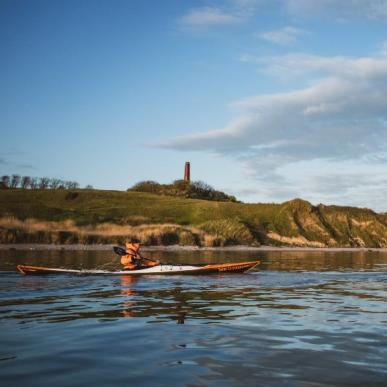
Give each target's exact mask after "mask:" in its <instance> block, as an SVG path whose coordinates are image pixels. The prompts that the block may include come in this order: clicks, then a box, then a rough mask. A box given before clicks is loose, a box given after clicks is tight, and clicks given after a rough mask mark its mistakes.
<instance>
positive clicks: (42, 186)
mask: <svg viewBox="0 0 387 387" xmlns="http://www.w3.org/2000/svg"><path fill="white" fill-rule="evenodd" d="M49 182H50V179H49V178H48V177H41V178H40V179H39V189H46V188H47V187H48V183H49Z"/></svg>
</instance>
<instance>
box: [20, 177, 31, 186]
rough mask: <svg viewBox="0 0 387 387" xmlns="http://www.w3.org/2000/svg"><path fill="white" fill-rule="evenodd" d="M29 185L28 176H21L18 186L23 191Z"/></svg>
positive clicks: (29, 179) (29, 178)
mask: <svg viewBox="0 0 387 387" xmlns="http://www.w3.org/2000/svg"><path fill="white" fill-rule="evenodd" d="M30 184H31V177H30V176H23V177H22V178H21V183H20V186H21V188H23V189H27V188H28V187H29V186H30Z"/></svg>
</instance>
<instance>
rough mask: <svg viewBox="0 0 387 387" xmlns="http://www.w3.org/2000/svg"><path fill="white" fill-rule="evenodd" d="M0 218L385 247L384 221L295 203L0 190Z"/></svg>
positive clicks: (361, 212)
mask: <svg viewBox="0 0 387 387" xmlns="http://www.w3.org/2000/svg"><path fill="white" fill-rule="evenodd" d="M0 217H15V218H17V219H21V220H26V219H37V220H45V221H56V222H59V221H64V220H68V219H70V220H73V221H74V223H75V224H76V225H77V226H86V225H92V226H93V225H94V226H95V225H98V224H101V223H111V224H118V225H132V226H137V225H140V224H142V225H144V224H149V225H151V224H166V223H169V224H176V225H181V226H193V227H198V228H199V229H201V230H203V231H205V232H207V233H210V234H211V235H214V236H215V237H216V236H219V237H221V238H223V240H230V241H233V243H246V244H283V242H279V240H277V239H276V238H277V237H276V236H275V235H277V234H278V235H280V236H284V237H287V238H293V239H294V243H293V242H289V243H292V244H294V245H299V244H300V243H299V242H297V241H296V238H300V237H302V238H305V239H306V240H307V241H317V242H320V243H323V244H324V245H326V246H357V245H361V244H362V243H363V242H364V245H365V246H370V247H379V246H386V245H387V227H386V224H387V218H386V216H385V215H383V214H376V213H374V212H373V211H371V210H368V209H359V208H353V207H339V206H323V205H320V206H312V205H311V204H310V203H308V202H306V201H303V200H300V199H296V200H292V201H289V202H285V203H282V204H260V203H258V204H243V203H233V202H215V201H207V200H197V199H187V198H181V197H173V196H161V195H156V194H151V193H142V192H134V191H129V192H122V191H103V190H84V189H82V190H72V191H68V190H23V189H15V190H10V189H3V190H0ZM268 233H271V235H274V237H272V238H269V237H268V235H267V234H268ZM358 238H360V239H361V240H362V241H363V242H359V239H358ZM293 239H292V240H293ZM188 240H189V238H188ZM187 243H188V242H187Z"/></svg>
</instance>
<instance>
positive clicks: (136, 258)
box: [121, 239, 160, 270]
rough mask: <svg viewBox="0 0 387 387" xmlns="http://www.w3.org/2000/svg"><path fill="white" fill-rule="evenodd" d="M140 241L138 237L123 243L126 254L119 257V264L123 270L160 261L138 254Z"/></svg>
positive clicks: (156, 263) (155, 264) (149, 265)
mask: <svg viewBox="0 0 387 387" xmlns="http://www.w3.org/2000/svg"><path fill="white" fill-rule="evenodd" d="M140 247H141V243H140V241H139V240H138V239H132V240H131V241H130V242H129V243H128V242H127V243H125V250H126V253H127V255H124V256H122V257H121V264H122V265H123V266H124V269H125V270H136V269H141V268H143V267H152V266H157V265H158V264H159V263H160V262H159V261H154V260H153V259H149V258H145V257H143V256H142V255H141V254H140Z"/></svg>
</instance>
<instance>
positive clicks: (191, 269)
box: [17, 261, 260, 275]
mask: <svg viewBox="0 0 387 387" xmlns="http://www.w3.org/2000/svg"><path fill="white" fill-rule="evenodd" d="M259 263H260V261H249V262H237V263H223V264H213V265H206V266H189V265H157V266H153V267H148V268H144V269H137V270H119V271H107V270H75V269H60V268H50V267H44V266H28V265H18V266H17V270H19V272H20V273H21V274H77V275H173V274H177V275H183V274H187V275H195V274H214V273H241V272H244V271H247V270H250V269H252V268H253V267H255V266H257V265H258V264H259Z"/></svg>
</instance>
